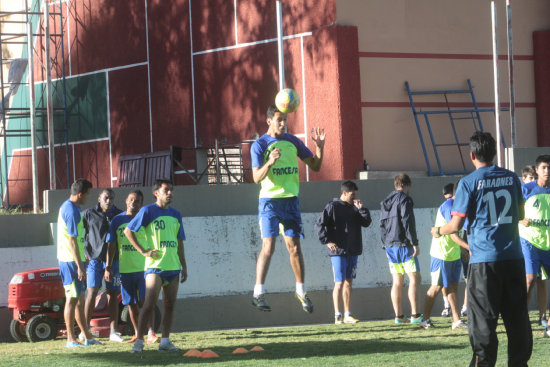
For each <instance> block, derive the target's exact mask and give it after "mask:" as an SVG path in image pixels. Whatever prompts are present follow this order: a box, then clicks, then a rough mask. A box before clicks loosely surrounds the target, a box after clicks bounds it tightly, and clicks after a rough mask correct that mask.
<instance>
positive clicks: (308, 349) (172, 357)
mask: <svg viewBox="0 0 550 367" xmlns="http://www.w3.org/2000/svg"><path fill="white" fill-rule="evenodd" d="M178 344H179V343H178ZM261 345H262V347H263V348H264V349H265V350H264V351H263V352H250V353H247V354H236V355H235V354H232V351H233V350H234V349H235V347H233V346H232V347H228V346H216V345H210V346H208V347H207V348H208V349H212V350H213V351H215V352H216V353H217V354H218V355H219V356H220V358H213V359H200V358H192V357H189V358H187V357H183V356H182V355H183V353H184V352H185V350H183V351H179V352H166V353H159V352H157V351H156V350H155V349H147V346H146V347H145V351H144V352H143V353H142V355H141V356H140V355H135V354H130V353H129V350H128V352H112V351H99V350H98V351H97V352H95V353H90V352H88V351H86V352H85V353H81V352H78V353H77V354H78V359H79V360H80V361H85V360H86V359H88V360H89V361H90V364H91V363H94V364H96V365H97V364H101V362H109V361H110V362H112V361H117V365H118V366H123V365H126V364H128V365H149V366H164V365H166V364H170V363H183V362H185V363H192V362H200V363H223V362H238V361H250V360H254V361H258V362H261V361H262V360H264V361H267V360H283V359H296V358H306V359H307V358H311V357H338V356H359V355H365V356H368V355H369V354H380V353H382V354H385V353H388V354H391V353H395V351H397V350H398V351H399V352H400V353H403V352H422V351H425V352H430V353H433V352H435V351H438V350H439V351H443V350H447V349H455V348H456V347H455V346H452V345H442V344H441V343H440V342H438V341H433V342H432V341H426V340H423V341H421V342H418V341H415V340H408V341H404V340H397V341H396V340H391V339H386V340H384V339H362V340H361V339H360V340H345V342H344V341H341V342H340V341H334V340H331V341H326V342H320V341H301V342H285V343H276V342H275V343H262V344H261ZM191 347H192V346H189V348H191ZM155 348H156V347H155Z"/></svg>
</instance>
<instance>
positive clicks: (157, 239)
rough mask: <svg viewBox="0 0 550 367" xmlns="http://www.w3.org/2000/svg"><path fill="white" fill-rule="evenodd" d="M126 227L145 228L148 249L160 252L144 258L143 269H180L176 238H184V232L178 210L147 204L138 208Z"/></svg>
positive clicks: (137, 230) (137, 229) (132, 229)
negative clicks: (154, 255) (155, 255)
mask: <svg viewBox="0 0 550 367" xmlns="http://www.w3.org/2000/svg"><path fill="white" fill-rule="evenodd" d="M127 228H129V229H130V230H131V231H132V232H139V230H140V229H141V228H143V229H145V236H146V238H147V243H148V246H149V249H153V250H157V251H158V252H159V253H160V256H157V257H155V258H152V257H147V258H146V259H145V270H147V269H160V270H163V271H171V270H181V262H180V259H179V255H178V240H185V232H184V230H183V224H182V220H181V213H180V212H178V211H177V210H176V209H174V208H168V209H163V208H161V207H160V206H158V205H157V204H151V205H147V206H144V207H143V208H141V209H140V211H139V213H138V214H137V215H136V216H135V217H134V219H132V220H131V221H130V223H128V225H127ZM140 244H141V243H140ZM142 246H143V244H142Z"/></svg>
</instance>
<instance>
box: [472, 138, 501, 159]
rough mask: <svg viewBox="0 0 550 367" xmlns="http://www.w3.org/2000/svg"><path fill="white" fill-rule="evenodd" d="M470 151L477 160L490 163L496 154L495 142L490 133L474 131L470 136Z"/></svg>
mask: <svg viewBox="0 0 550 367" xmlns="http://www.w3.org/2000/svg"><path fill="white" fill-rule="evenodd" d="M470 151H471V152H472V153H474V156H475V157H476V159H477V160H478V161H480V162H483V163H491V162H492V161H493V158H494V157H495V154H497V143H496V142H495V139H493V137H492V135H491V134H489V133H486V132H481V131H476V132H475V133H474V135H472V137H471V138H470Z"/></svg>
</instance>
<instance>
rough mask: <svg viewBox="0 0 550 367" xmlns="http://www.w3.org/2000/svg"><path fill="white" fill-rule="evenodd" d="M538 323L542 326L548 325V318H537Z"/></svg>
mask: <svg viewBox="0 0 550 367" xmlns="http://www.w3.org/2000/svg"><path fill="white" fill-rule="evenodd" d="M539 325H540V326H542V327H544V328H547V327H548V320H547V319H546V317H541V318H539Z"/></svg>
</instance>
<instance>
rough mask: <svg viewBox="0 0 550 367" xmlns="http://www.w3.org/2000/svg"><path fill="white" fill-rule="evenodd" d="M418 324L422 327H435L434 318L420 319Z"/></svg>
mask: <svg viewBox="0 0 550 367" xmlns="http://www.w3.org/2000/svg"><path fill="white" fill-rule="evenodd" d="M418 326H419V327H420V328H421V329H433V328H434V327H435V326H434V324H433V322H432V320H430V319H427V320H422V321H420V323H419V324H418Z"/></svg>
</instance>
